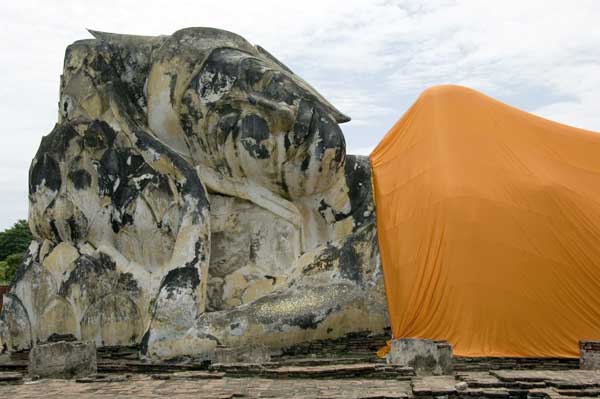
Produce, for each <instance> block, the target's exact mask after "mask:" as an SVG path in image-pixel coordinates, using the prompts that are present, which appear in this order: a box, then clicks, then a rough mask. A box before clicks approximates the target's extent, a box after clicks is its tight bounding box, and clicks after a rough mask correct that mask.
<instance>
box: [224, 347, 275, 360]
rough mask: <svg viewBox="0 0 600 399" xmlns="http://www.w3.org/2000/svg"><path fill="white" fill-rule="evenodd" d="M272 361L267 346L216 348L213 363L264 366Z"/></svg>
mask: <svg viewBox="0 0 600 399" xmlns="http://www.w3.org/2000/svg"><path fill="white" fill-rule="evenodd" d="M270 361H271V351H270V349H268V348H267V347H265V346H251V347H244V348H223V347H220V348H219V347H217V348H215V351H214V355H213V359H212V362H213V363H220V364H230V363H252V364H262V363H268V362H270Z"/></svg>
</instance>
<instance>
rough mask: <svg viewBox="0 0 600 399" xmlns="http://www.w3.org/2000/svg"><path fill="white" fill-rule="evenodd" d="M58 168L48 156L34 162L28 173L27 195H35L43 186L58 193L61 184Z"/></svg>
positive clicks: (56, 163) (44, 155) (45, 155)
mask: <svg viewBox="0 0 600 399" xmlns="http://www.w3.org/2000/svg"><path fill="white" fill-rule="evenodd" d="M61 181H62V179H61V177H60V167H59V166H58V162H56V161H55V160H54V159H53V158H52V157H51V156H50V155H49V154H43V155H41V157H40V158H37V159H36V160H35V163H34V165H33V167H32V168H31V171H30V172H29V194H35V193H36V191H37V190H38V188H39V187H40V186H41V185H42V184H43V185H45V186H46V187H48V188H49V189H50V190H52V191H58V189H59V188H60V184H61Z"/></svg>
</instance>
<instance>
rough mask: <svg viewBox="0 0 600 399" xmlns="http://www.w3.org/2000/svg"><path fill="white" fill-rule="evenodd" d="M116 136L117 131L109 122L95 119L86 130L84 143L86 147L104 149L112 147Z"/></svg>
mask: <svg viewBox="0 0 600 399" xmlns="http://www.w3.org/2000/svg"><path fill="white" fill-rule="evenodd" d="M115 137H116V133H115V131H114V130H113V129H112V128H111V127H110V126H109V124H108V123H106V122H104V121H99V120H94V121H92V123H90V125H89V126H88V128H87V129H86V131H85V134H84V136H83V143H84V145H85V147H86V148H90V149H94V150H97V149H104V148H108V147H112V145H113V143H114V141H115Z"/></svg>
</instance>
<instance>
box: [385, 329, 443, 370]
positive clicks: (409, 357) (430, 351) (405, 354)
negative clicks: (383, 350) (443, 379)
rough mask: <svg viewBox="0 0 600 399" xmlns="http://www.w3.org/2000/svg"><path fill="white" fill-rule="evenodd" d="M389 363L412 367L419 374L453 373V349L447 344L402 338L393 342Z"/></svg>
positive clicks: (388, 357)
mask: <svg viewBox="0 0 600 399" xmlns="http://www.w3.org/2000/svg"><path fill="white" fill-rule="evenodd" d="M387 360H388V363H391V364H398V365H402V366H407V367H412V368H414V369H415V371H416V372H417V373H418V374H436V375H439V374H449V373H450V372H452V348H451V346H450V345H449V344H448V343H447V342H441V341H432V340H428V339H416V338H402V339H394V340H392V342H391V347H390V351H389V353H388V355H387Z"/></svg>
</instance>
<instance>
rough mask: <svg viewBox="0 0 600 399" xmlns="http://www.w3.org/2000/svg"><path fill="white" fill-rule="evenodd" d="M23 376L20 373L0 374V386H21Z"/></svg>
mask: <svg viewBox="0 0 600 399" xmlns="http://www.w3.org/2000/svg"><path fill="white" fill-rule="evenodd" d="M22 383H23V374H21V373H10V372H0V385H3V384H22Z"/></svg>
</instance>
